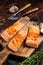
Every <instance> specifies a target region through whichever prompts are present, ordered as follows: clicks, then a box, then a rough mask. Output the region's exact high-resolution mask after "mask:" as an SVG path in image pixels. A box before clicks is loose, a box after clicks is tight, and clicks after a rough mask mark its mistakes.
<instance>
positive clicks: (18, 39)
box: [8, 23, 29, 52]
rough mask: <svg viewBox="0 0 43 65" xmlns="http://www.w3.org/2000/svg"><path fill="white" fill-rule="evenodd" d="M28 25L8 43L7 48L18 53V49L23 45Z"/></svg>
mask: <svg viewBox="0 0 43 65" xmlns="http://www.w3.org/2000/svg"><path fill="white" fill-rule="evenodd" d="M28 27H29V23H28V24H26V25H25V26H24V27H23V28H22V29H21V30H20V31H19V32H18V33H17V34H16V35H15V36H14V37H13V39H12V40H11V41H10V42H9V44H8V47H9V48H10V49H11V50H13V51H14V52H16V51H18V49H19V48H20V47H21V45H22V44H23V41H24V40H25V38H26V36H27V32H28Z"/></svg>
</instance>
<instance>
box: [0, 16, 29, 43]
mask: <svg viewBox="0 0 43 65" xmlns="http://www.w3.org/2000/svg"><path fill="white" fill-rule="evenodd" d="M28 21H29V18H28V17H27V16H26V17H23V18H21V19H19V20H18V21H17V22H16V23H14V24H13V25H11V26H10V27H8V28H7V29H5V30H4V31H3V32H2V33H1V37H2V38H3V39H4V40H5V41H7V42H8V41H9V40H10V39H11V38H12V37H13V36H14V35H15V34H16V33H17V32H18V31H19V30H20V29H21V28H22V27H23V26H25V24H27V22H28Z"/></svg>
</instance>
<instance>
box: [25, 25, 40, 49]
mask: <svg viewBox="0 0 43 65" xmlns="http://www.w3.org/2000/svg"><path fill="white" fill-rule="evenodd" d="M39 41H40V29H39V26H38V25H36V26H35V25H30V27H29V30H28V35H27V39H26V45H27V46H30V47H35V48H37V47H38V46H39Z"/></svg>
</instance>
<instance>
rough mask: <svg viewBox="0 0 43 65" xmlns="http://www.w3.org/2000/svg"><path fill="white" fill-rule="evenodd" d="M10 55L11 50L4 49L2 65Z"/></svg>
mask: <svg viewBox="0 0 43 65" xmlns="http://www.w3.org/2000/svg"><path fill="white" fill-rule="evenodd" d="M9 54H10V50H9V49H7V48H4V49H3V51H1V52H0V65H2V64H3V62H4V61H5V60H6V58H7V57H8V55H9Z"/></svg>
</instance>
